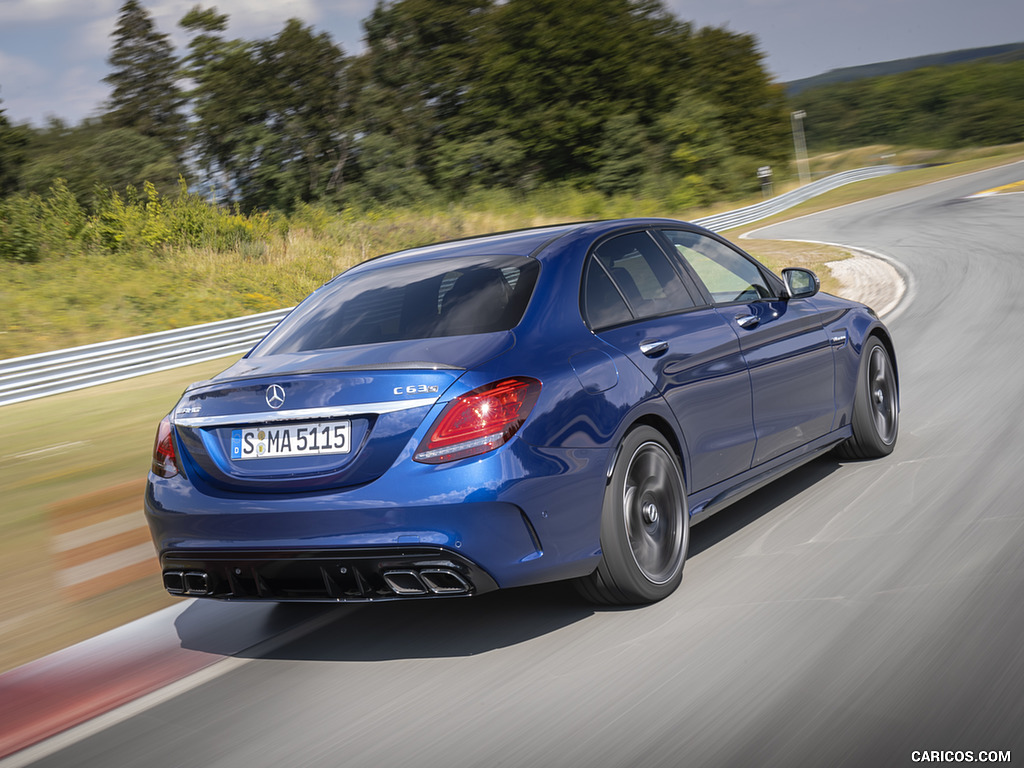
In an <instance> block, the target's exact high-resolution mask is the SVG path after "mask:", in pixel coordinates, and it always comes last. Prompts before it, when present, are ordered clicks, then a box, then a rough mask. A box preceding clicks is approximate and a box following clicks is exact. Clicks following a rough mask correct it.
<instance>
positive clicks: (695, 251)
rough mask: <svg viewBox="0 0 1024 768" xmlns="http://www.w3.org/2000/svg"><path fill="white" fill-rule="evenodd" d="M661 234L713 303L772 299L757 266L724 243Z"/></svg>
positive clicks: (695, 234)
mask: <svg viewBox="0 0 1024 768" xmlns="http://www.w3.org/2000/svg"><path fill="white" fill-rule="evenodd" d="M663 234H664V235H665V236H666V237H667V238H668V239H669V242H671V243H672V245H673V246H675V249H676V252H677V253H678V254H679V256H680V257H681V258H683V259H684V260H685V261H686V263H687V264H689V265H690V267H691V268H692V269H693V271H694V272H695V273H696V275H697V277H698V278H699V279H700V281H701V282H702V283H704V286H705V288H707V290H708V293H710V294H711V298H712V299H713V300H714V302H715V303H716V304H729V303H732V302H740V301H743V302H747V301H757V300H759V299H767V298H773V297H774V296H775V291H774V290H773V289H772V288H771V286H770V285H769V283H768V281H767V279H766V278H765V276H764V275H763V274H762V272H761V270H760V268H759V267H758V266H757V264H755V263H754V262H753V261H751V260H750V259H748V258H746V257H745V256H744V255H743V254H741V253H739V252H738V251H735V250H733V249H732V248H730V247H729V246H727V245H725V244H724V243H720V242H719V241H718V240H715V239H713V238H710V237H707V236H706V235H702V234H700V233H698V232H686V231H682V230H666V231H665V232H664V233H663Z"/></svg>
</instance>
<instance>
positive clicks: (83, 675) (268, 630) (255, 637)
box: [0, 600, 343, 768]
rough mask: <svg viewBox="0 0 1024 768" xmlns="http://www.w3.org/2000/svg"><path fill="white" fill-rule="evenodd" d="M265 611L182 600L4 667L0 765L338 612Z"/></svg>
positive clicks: (230, 666)
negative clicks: (294, 614) (302, 616)
mask: <svg viewBox="0 0 1024 768" xmlns="http://www.w3.org/2000/svg"><path fill="white" fill-rule="evenodd" d="M273 611H274V606H272V605H265V604H261V603H238V604H234V603H232V604H224V603H204V602H202V601H195V600H187V601H183V602H182V603H181V604H180V605H175V606H172V607H170V608H166V609H164V610H162V611H158V612H157V613H154V614H152V615H150V616H146V617H144V618H142V619H138V620H137V621H133V622H131V623H130V624H126V625H124V626H123V627H118V628H117V629H114V630H111V631H110V632H106V633H104V634H102V635H99V636H98V637H94V638H91V639H89V640H85V641H83V642H81V643H78V644H77V645H73V646H71V647H70V648H65V649H64V650H62V651H58V652H57V653H54V654H51V655H50V656H47V657H45V658H42V659H38V660H37V661H34V662H31V663H29V664H26V665H24V666H22V667H18V668H16V669H13V670H10V671H9V672H5V673H4V674H2V675H0V768H20V766H25V765H30V764H31V763H32V762H35V761H36V760H40V759H42V758H43V757H46V756H48V755H51V754H53V753H55V752H57V751H59V750H61V749H64V748H66V747H68V746H70V745H72V744H74V743H76V742H78V741H80V740H82V739H84V738H86V737H88V736H90V735H92V734H93V733H97V732H99V731H102V730H103V729H105V728H109V727H110V726H111V725H114V724H115V723H117V722H121V721H123V720H126V719H128V718H129V717H131V716H133V715H135V714H137V713H139V712H142V711H145V710H147V709H149V708H151V707H153V706H156V705H157V704H160V703H161V702H163V701H167V700H169V699H171V698H174V697H175V696H178V695H180V694H182V693H184V692H185V691H187V690H191V689H192V688H195V687H197V686H199V685H202V684H203V683H205V682H208V681H210V680H213V679H215V678H217V677H220V676H221V675H223V674H226V673H227V672H230V671H232V670H234V669H237V668H238V667H239V666H241V665H243V664H246V663H248V662H249V661H252V660H253V659H255V658H258V657H259V656H260V655H261V654H265V653H268V652H270V651H271V650H273V648H274V647H278V646H281V645H283V644H285V643H288V642H291V641H293V640H295V639H297V638H298V637H301V636H302V635H305V634H307V633H309V632H311V631H314V630H315V629H317V628H318V627H320V626H323V625H326V624H328V623H330V622H332V621H336V620H337V619H338V618H339V617H340V616H342V615H343V612H342V611H339V610H338V609H336V608H335V609H331V610H325V611H322V612H320V613H317V614H315V615H314V616H313V618H312V619H309V617H308V616H307V617H306V620H303V621H298V622H296V621H294V620H292V621H288V620H287V618H285V619H282V618H281V617H280V615H279V614H274V613H273ZM188 646H191V647H188ZM203 648H205V649H208V650H202V649H203ZM242 652H246V655H245V657H240V656H237V655H235V654H240V653H242Z"/></svg>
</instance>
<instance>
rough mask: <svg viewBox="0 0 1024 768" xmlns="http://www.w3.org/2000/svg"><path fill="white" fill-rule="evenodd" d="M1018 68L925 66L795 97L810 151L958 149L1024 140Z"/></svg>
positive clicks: (1023, 77)
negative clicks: (804, 116)
mask: <svg viewBox="0 0 1024 768" xmlns="http://www.w3.org/2000/svg"><path fill="white" fill-rule="evenodd" d="M1022 95H1024V61H1008V62H998V61H976V62H970V63H966V64H958V65H953V66H946V67H926V68H923V69H917V70H913V71H911V72H905V73H902V74H895V75H887V76H883V77H873V78H867V79H863V80H857V81H855V82H849V83H836V84H832V85H828V86H823V87H818V88H812V89H809V90H807V91H804V92H802V93H800V94H799V95H798V96H796V97H794V99H793V102H794V105H795V106H794V108H799V109H803V110H805V111H806V112H807V119H806V121H805V125H806V130H807V141H808V143H809V144H811V145H812V146H815V147H819V148H824V147H832V148H840V147H851V146H862V145H865V144H877V143H886V144H903V145H909V146H925V147H960V146H972V145H996V144H1009V143H1013V142H1018V141H1024V98H1021V97H1022Z"/></svg>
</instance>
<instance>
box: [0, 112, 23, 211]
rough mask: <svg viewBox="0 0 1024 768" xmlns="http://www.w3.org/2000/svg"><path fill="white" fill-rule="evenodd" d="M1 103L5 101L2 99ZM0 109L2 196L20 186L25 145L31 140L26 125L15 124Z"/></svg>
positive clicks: (0, 193)
mask: <svg viewBox="0 0 1024 768" xmlns="http://www.w3.org/2000/svg"><path fill="white" fill-rule="evenodd" d="M0 104H3V101H2V100H0ZM4 112H5V110H3V109H0V197H4V196H6V195H9V194H10V193H11V192H13V191H14V190H16V189H17V188H18V178H19V174H20V172H21V166H22V164H23V163H24V162H25V146H26V145H27V144H28V140H29V130H28V128H27V127H26V126H14V125H11V124H10V122H9V121H8V120H7V115H5V114H4Z"/></svg>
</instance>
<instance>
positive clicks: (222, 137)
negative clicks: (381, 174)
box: [181, 7, 355, 210]
mask: <svg viewBox="0 0 1024 768" xmlns="http://www.w3.org/2000/svg"><path fill="white" fill-rule="evenodd" d="M181 25H182V26H183V27H185V29H186V30H188V31H189V32H190V33H192V34H193V38H192V40H191V42H190V43H189V55H188V56H187V57H186V62H185V63H186V72H187V73H188V74H189V76H190V77H191V79H192V81H193V82H194V84H195V86H194V88H193V89H192V90H191V91H190V93H189V97H190V99H191V101H192V111H193V114H194V119H193V122H192V125H191V136H192V145H193V147H194V148H195V150H196V154H197V156H198V159H199V162H200V164H201V165H202V167H203V168H204V169H205V171H206V174H207V177H208V179H209V180H210V184H211V186H213V187H214V188H215V190H214V191H215V194H216V196H217V197H219V198H227V199H233V200H236V201H238V202H240V203H241V204H243V205H244V206H246V207H257V208H279V209H282V210H288V209H290V208H291V207H292V206H293V205H294V204H295V203H296V202H300V201H302V202H308V201H312V200H320V199H325V198H327V197H329V196H330V195H331V194H332V193H337V192H338V190H339V189H340V188H341V187H342V185H343V183H344V182H345V180H346V176H345V171H346V165H347V164H348V160H349V158H350V155H351V153H352V151H353V149H352V147H353V143H354V135H355V128H354V126H353V125H352V118H351V112H352V107H351V103H350V101H351V100H350V97H349V95H348V88H349V86H348V79H347V64H348V63H347V59H346V57H345V55H344V52H343V51H342V50H341V48H339V47H338V46H337V45H335V44H334V43H333V42H332V41H331V39H330V36H329V35H327V34H326V33H320V34H316V33H314V31H313V30H312V29H311V28H310V27H308V26H306V25H304V24H302V22H300V21H298V20H297V19H291V20H289V21H288V22H287V23H286V24H285V26H284V28H283V29H282V30H281V32H280V33H279V34H278V35H276V36H275V37H273V38H271V39H268V40H259V41H245V40H225V39H224V38H223V37H222V35H221V33H222V32H223V31H224V30H225V29H226V28H227V17H226V16H223V15H220V14H218V13H216V11H215V10H214V9H209V10H207V11H203V10H201V9H199V8H198V7H196V8H193V9H192V10H191V11H189V13H188V14H186V15H185V17H184V18H183V19H182V20H181ZM243 83H244V87H241V86H240V84H243Z"/></svg>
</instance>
